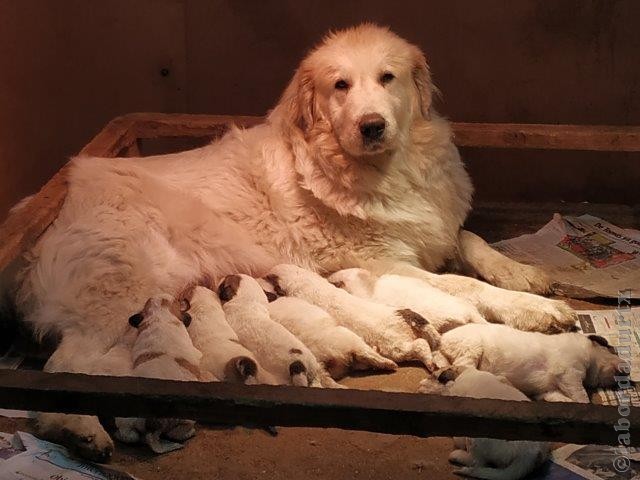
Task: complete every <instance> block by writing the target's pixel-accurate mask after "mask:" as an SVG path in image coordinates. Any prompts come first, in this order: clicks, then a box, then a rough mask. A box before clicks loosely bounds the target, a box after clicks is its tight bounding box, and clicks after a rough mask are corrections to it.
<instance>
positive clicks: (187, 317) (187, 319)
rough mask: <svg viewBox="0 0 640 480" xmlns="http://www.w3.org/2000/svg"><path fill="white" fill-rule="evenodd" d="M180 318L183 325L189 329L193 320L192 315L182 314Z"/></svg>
mask: <svg viewBox="0 0 640 480" xmlns="http://www.w3.org/2000/svg"><path fill="white" fill-rule="evenodd" d="M187 310H188V309H187ZM180 318H181V319H182V323H183V324H184V326H185V328H189V325H191V320H192V318H191V315H189V314H188V313H187V312H182V315H181V316H180Z"/></svg>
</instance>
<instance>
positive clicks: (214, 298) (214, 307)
mask: <svg viewBox="0 0 640 480" xmlns="http://www.w3.org/2000/svg"><path fill="white" fill-rule="evenodd" d="M183 298H184V299H185V300H188V302H189V305H190V308H189V310H188V313H189V315H191V324H190V325H189V328H188V329H187V330H188V331H189V335H190V337H191V340H192V341H193V345H194V346H195V347H196V348H197V349H198V350H200V352H202V361H201V362H200V367H201V368H202V369H203V370H206V371H208V372H210V373H212V374H213V375H214V376H215V377H217V378H219V379H220V380H224V381H233V382H241V383H244V384H247V385H251V384H256V383H275V379H273V378H272V377H271V375H270V374H269V373H268V372H266V371H265V370H264V369H262V367H260V366H259V365H258V362H257V360H256V359H255V357H254V355H253V353H251V352H250V351H249V350H247V348H245V347H244V346H243V345H242V344H241V343H240V340H239V339H238V335H237V334H236V332H235V331H234V330H233V328H231V325H229V323H228V322H227V320H226V318H225V315H224V311H223V310H222V304H221V303H220V299H219V298H218V295H217V294H216V293H215V292H213V291H211V290H210V289H208V288H207V287H204V286H196V287H193V288H191V289H189V290H187V291H186V292H185V293H184V294H183Z"/></svg>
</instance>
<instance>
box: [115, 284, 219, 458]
mask: <svg viewBox="0 0 640 480" xmlns="http://www.w3.org/2000/svg"><path fill="white" fill-rule="evenodd" d="M178 316H179V317H180V319H178ZM190 321H191V318H190V317H189V315H188V314H186V313H185V312H182V311H179V310H178V309H177V308H176V305H175V302H174V301H173V299H172V298H171V297H168V296H157V297H152V298H150V299H149V300H148V301H147V303H146V304H145V306H144V309H143V310H142V312H140V313H138V314H136V315H133V316H132V317H131V318H130V319H129V323H130V324H131V326H132V327H135V328H136V329H137V332H138V336H137V338H136V340H135V342H134V343H133V346H132V351H131V358H132V360H133V369H132V374H133V376H136V377H148V378H162V379H165V380H182V381H211V380H213V379H214V378H213V376H212V375H211V374H208V373H207V372H203V371H202V370H201V369H200V359H201V358H202V354H201V353H200V351H198V350H197V349H196V348H195V347H194V346H193V343H192V342H191V339H190V338H189V334H188V333H187V329H186V327H187V326H188V324H189V323H190ZM194 425H195V423H194V422H193V421H191V420H180V419H169V418H162V419H143V418H116V426H117V427H118V431H117V432H116V434H115V437H116V438H117V439H118V440H120V441H122V442H126V443H137V442H139V441H140V440H144V441H145V443H147V444H148V445H149V446H150V447H151V449H152V450H153V451H154V452H156V453H165V452H169V451H172V450H175V449H177V448H181V447H182V445H180V444H178V443H173V442H166V441H163V440H162V439H161V438H160V437H161V436H164V437H167V438H169V439H171V440H175V441H184V440H187V439H189V438H191V437H193V436H194V435H195V428H194Z"/></svg>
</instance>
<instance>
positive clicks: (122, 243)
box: [18, 25, 573, 460]
mask: <svg viewBox="0 0 640 480" xmlns="http://www.w3.org/2000/svg"><path fill="white" fill-rule="evenodd" d="M433 93H434V87H433V84H432V82H431V77H430V74H429V70H428V67H427V64H426V61H425V57H424V55H423V54H422V52H421V51H420V50H419V49H418V48H417V47H415V46H413V45H411V44H409V43H407V42H406V41H405V40H403V39H401V38H399V37H398V36H396V35H395V34H393V33H392V32H390V31H389V30H388V29H385V28H380V27H377V26H374V25H362V26H359V27H356V28H352V29H349V30H345V31H341V32H337V33H332V34H330V35H329V36H327V37H326V38H325V39H324V40H323V41H322V42H321V44H320V45H319V46H318V47H317V48H316V49H314V50H313V51H312V52H311V53H310V54H309V55H308V56H307V57H306V58H305V59H304V60H303V61H302V63H301V65H300V67H299V68H298V70H297V71H296V73H295V75H294V77H293V79H292V80H291V83H290V84H289V86H288V87H287V89H286V90H285V92H284V94H283V95H282V98H281V99H280V101H279V103H278V104H277V105H276V107H275V108H274V109H273V110H272V111H271V113H270V114H269V116H268V117H267V120H266V121H265V123H264V124H262V125H259V126H257V127H254V128H251V129H248V130H239V129H234V130H232V131H231V132H229V133H228V134H227V135H226V136H225V137H224V138H223V139H221V140H220V141H218V142H216V143H214V144H212V145H209V146H206V147H204V148H201V149H198V150H193V151H189V152H184V153H178V154H173V155H165V156H157V157H149V158H138V159H99V158H76V159H74V160H73V169H72V171H71V174H70V179H69V193H68V196H67V199H66V201H65V204H64V206H63V208H62V211H61V212H60V215H59V218H58V219H57V220H56V222H55V223H54V224H53V225H52V226H51V227H50V228H49V229H48V230H47V232H46V233H45V234H44V235H43V236H42V237H41V239H40V240H39V242H38V243H37V245H36V246H35V247H34V249H33V250H32V251H31V252H30V253H29V255H28V266H27V268H26V269H25V270H24V272H23V276H22V278H21V279H20V287H19V294H18V305H19V307H20V309H21V311H22V312H23V313H24V315H25V318H26V320H27V321H28V322H30V323H31V325H32V326H33V327H34V329H35V331H36V332H37V333H39V334H41V335H44V334H56V335H58V336H59V338H60V342H59V346H58V348H57V350H56V351H55V353H54V354H53V355H52V357H51V358H50V360H49V362H48V363H47V365H46V369H47V370H49V371H69V372H89V373H100V371H101V369H102V368H103V366H102V365H101V363H100V359H99V356H100V355H101V354H103V353H104V352H106V351H107V350H108V349H109V347H110V346H111V345H113V344H114V343H115V342H116V341H117V340H118V338H119V337H120V336H121V335H122V334H123V332H124V331H125V329H126V328H127V325H128V323H127V319H128V318H129V316H130V315H131V314H133V313H135V312H137V311H139V309H140V306H141V305H142V304H144V302H145V301H146V299H147V298H149V297H151V296H153V295H155V294H158V293H159V292H167V293H175V292H176V291H178V290H179V289H180V288H181V287H182V286H184V285H185V284H186V283H188V282H190V281H193V280H194V279H196V278H198V277H200V276H202V275H203V274H207V275H209V276H212V277H213V278H221V276H223V275H226V274H228V273H232V272H244V273H250V274H258V275H259V274H262V273H264V272H265V271H267V270H268V269H269V268H270V267H271V266H273V265H274V264H276V263H281V262H289V263H294V264H297V265H299V266H304V267H309V268H311V269H314V270H316V271H320V272H330V271H333V270H337V269H341V268H347V267H366V268H369V269H372V270H375V271H379V272H382V271H387V272H389V271H392V272H395V273H402V274H405V275H410V276H415V277H419V278H423V279H425V280H426V281H428V282H429V283H431V284H432V285H434V286H436V287H438V288H440V289H442V290H445V291H446V292H448V293H450V294H452V295H457V296H462V297H465V298H470V299H472V300H473V301H474V302H475V303H476V304H477V305H482V306H484V307H485V309H484V312H486V314H487V315H489V316H491V317H493V318H492V319H493V320H494V321H499V322H509V323H511V324H515V325H516V326H520V327H521V328H524V329H528V330H541V331H555V330H562V329H564V328H567V327H568V326H569V325H571V324H572V323H573V319H572V313H571V310H570V309H569V308H568V307H566V305H564V304H563V303H561V302H558V301H553V300H548V299H545V298H543V297H539V296H536V295H533V294H531V293H522V292H516V291H513V290H520V291H526V292H533V293H544V292H546V291H547V290H548V287H549V284H548V280H547V278H546V277H545V276H544V275H543V274H542V273H541V272H540V271H538V270H537V269H535V268H533V267H529V266H524V265H520V264H518V263H515V262H513V261H511V260H509V259H507V258H506V257H503V256H502V255H500V254H499V253H497V252H495V251H493V250H492V249H491V248H490V247H489V246H488V245H487V244H486V243H485V242H484V241H483V240H481V239H480V238H478V237H477V236H475V235H473V234H472V233H469V232H467V231H465V230H461V226H462V224H463V223H464V221H465V218H466V216H467V214H468V212H469V209H470V201H471V195H472V186H471V182H470V179H469V177H468V175H467V173H466V172H465V169H464V166H463V164H462V163H461V161H460V157H459V155H458V151H457V150H456V147H455V146H454V144H453V142H452V133H451V130H450V128H449V125H448V123H447V122H446V121H445V120H444V119H443V118H441V117H440V116H438V114H437V113H436V112H435V111H434V109H433V107H432V103H431V101H432V96H433ZM445 265H447V266H454V267H456V268H458V269H460V270H464V272H465V273H470V274H472V275H474V276H478V277H481V278H483V279H485V280H487V281H488V282H490V283H492V284H493V285H496V286H492V285H489V284H488V283H484V282H481V281H479V280H475V279H473V278H469V277H462V276H456V275H436V274H434V273H429V272H435V271H437V270H439V269H442V268H443V267H444V266H445ZM497 287H501V288H497ZM507 289H510V290H512V291H510V290H507ZM484 312H483V313H484ZM40 426H41V429H42V432H43V433H48V434H49V435H50V436H53V437H56V436H57V437H59V438H60V439H61V440H66V441H67V442H68V443H69V442H70V443H73V444H75V446H76V447H78V448H79V450H80V452H81V453H83V454H84V455H86V456H89V457H91V458H96V459H101V460H104V459H105V458H106V457H108V456H109V455H110V452H111V450H112V448H113V446H112V443H111V440H110V438H109V436H108V435H107V434H106V433H105V432H104V430H103V429H102V427H101V426H100V424H99V423H98V421H97V419H95V418H93V417H85V416H71V415H70V416H62V415H56V414H47V415H42V416H41V418H40Z"/></svg>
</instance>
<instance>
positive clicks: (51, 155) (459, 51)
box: [0, 0, 640, 216]
mask: <svg viewBox="0 0 640 480" xmlns="http://www.w3.org/2000/svg"><path fill="white" fill-rule="evenodd" d="M364 20H371V21H376V22H379V23H383V24H388V25H390V26H391V27H392V28H393V29H394V30H396V31H397V32H398V33H400V34H401V35H403V36H405V37H407V38H408V39H410V40H412V41H413V42H415V43H417V44H419V45H420V46H421V47H422V48H423V49H424V50H425V52H426V53H427V57H428V59H429V62H430V64H431V67H432V71H433V73H434V77H435V80H436V83H437V84H438V86H439V87H440V89H441V90H442V92H443V95H444V102H443V104H442V105H441V107H440V109H441V111H443V112H444V113H445V114H447V115H448V116H449V117H450V118H452V119H455V120H461V121H495V122H537V123H542V122H550V123H585V124H589V123H592V124H597V123H600V124H636V125H640V92H639V91H638V89H639V85H640V62H638V52H640V35H638V33H637V31H636V28H637V25H638V21H639V20H640V2H637V1H636V0H555V1H553V2H544V1H538V0H518V1H512V2H509V1H506V0H500V1H499V0H483V1H482V2H476V1H474V0H452V1H448V2H436V1H421V0H414V1H402V2H390V1H388V0H364V1H348V2H345V1H339V0H323V1H319V0H306V1H296V0H286V1H283V0H267V1H261V2H254V1H237V0H183V1H179V0H136V1H129V0H103V1H100V2H97V1H94V2H87V1H83V0H57V1H56V2H52V1H50V0H20V1H18V0H0V72H2V73H0V158H1V159H2V160H1V162H0V178H1V179H2V180H0V182H2V183H1V184H0V186H1V189H0V216H1V215H2V212H4V211H5V210H6V208H7V207H8V206H9V205H10V204H12V203H13V202H14V201H15V200H16V199H18V198H20V197H21V196H22V195H24V194H26V193H28V192H31V191H33V190H34V189H35V188H37V187H38V186H39V185H40V184H42V182H44V181H45V180H46V178H48V177H49V176H50V175H51V173H52V172H53V171H55V170H56V169H57V168H59V166H60V164H61V163H62V162H63V161H64V159H65V157H66V156H67V155H69V154H71V153H73V152H75V151H77V150H78V149H79V148H80V147H81V146H82V145H83V144H84V143H85V142H86V141H87V140H88V139H89V138H90V137H91V136H92V135H93V134H94V133H95V132H96V131H97V130H98V129H99V128H100V126H101V125H103V124H104V123H106V122H107V121H108V120H109V119H110V118H112V117H113V116H115V115H118V114H121V113H125V112H130V111H140V110H155V111H189V112H196V113H200V112H209V113H229V114H234V113H236V114H241V113H243V114H262V113H264V112H265V111H266V110H267V109H268V108H269V107H270V106H271V105H273V103H274V101H275V100H276V99H277V97H278V95H279V94H280V92H281V90H282V88H283V86H284V85H285V84H286V82H287V80H288V78H289V77H290V75H291V73H292V71H293V69H294V68H295V66H296V64H297V62H298V61H299V59H300V58H301V56H302V55H304V52H305V51H306V50H307V49H308V48H309V47H310V46H311V45H312V44H313V43H314V42H315V41H316V40H318V39H319V38H320V36H321V35H322V33H323V32H325V31H326V30H327V29H329V28H332V27H343V26H347V25H351V24H354V23H358V22H361V21H364ZM162 68H168V70H169V75H167V76H164V77H163V76H161V75H160V70H161V69H162ZM465 156H466V158H467V160H468V164H469V169H470V171H471V173H472V175H473V176H474V181H475V183H476V186H477V190H478V197H479V198H481V199H509V198H511V199H529V200H531V199H540V198H545V199H546V198H548V199H554V200H559V199H565V200H583V199H585V198H588V199H590V200H595V201H598V200H599V201H624V202H627V203H632V202H634V203H635V202H637V200H638V199H637V194H636V193H635V191H636V189H635V188H632V187H634V186H636V185H638V182H639V181H640V167H639V166H638V165H639V164H640V162H639V160H640V157H639V156H638V155H635V154H634V155H610V154H576V153H565V154H552V153H551V154H550V153H548V152H542V153H541V152H533V153H527V154H526V155H523V153H522V152H509V151H502V152H496V151H484V152H480V151H468V152H465ZM523 160H528V161H527V162H523ZM488 166H491V168H488ZM494 167H495V168H494ZM552 168H553V172H551V173H550V171H551V169H552ZM620 172H624V175H623V176H624V179H625V180H624V181H621V179H620V177H621V175H620ZM595 181H601V182H604V183H603V185H602V186H601V188H599V189H598V190H597V191H596V190H595V189H594V188H593V185H594V182H595Z"/></svg>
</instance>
